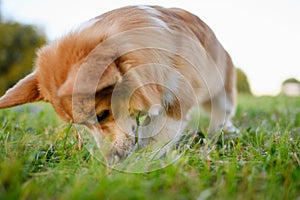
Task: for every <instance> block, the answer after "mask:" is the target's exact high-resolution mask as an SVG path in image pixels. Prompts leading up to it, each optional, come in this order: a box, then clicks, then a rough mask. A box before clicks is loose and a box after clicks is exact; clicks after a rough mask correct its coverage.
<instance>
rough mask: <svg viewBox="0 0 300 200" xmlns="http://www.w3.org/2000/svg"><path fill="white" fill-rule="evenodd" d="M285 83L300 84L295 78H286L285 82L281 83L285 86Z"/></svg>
mask: <svg viewBox="0 0 300 200" xmlns="http://www.w3.org/2000/svg"><path fill="white" fill-rule="evenodd" d="M287 83H297V84H300V81H298V80H297V79H296V78H288V79H286V80H285V81H283V82H282V85H284V84H287Z"/></svg>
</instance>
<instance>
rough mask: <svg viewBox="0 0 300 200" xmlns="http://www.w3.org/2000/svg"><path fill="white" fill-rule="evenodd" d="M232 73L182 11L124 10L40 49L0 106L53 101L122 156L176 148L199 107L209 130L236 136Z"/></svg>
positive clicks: (217, 47) (212, 41)
mask: <svg viewBox="0 0 300 200" xmlns="http://www.w3.org/2000/svg"><path fill="white" fill-rule="evenodd" d="M235 96H236V86H235V68H234V65H233V63H232V60H231V58H230V56H229V54H228V53H227V52H226V51H225V50H224V48H223V47H222V45H221V44H220V43H219V41H218V40H217V38H216V36H215V34H214V33H213V31H212V30H211V29H210V28H209V27H208V25H206V24H205V23H204V22H203V21H202V20H200V19H199V18H198V17H197V16H196V15H193V14H191V13H189V12H188V11H185V10H183V9H179V8H163V7H160V6H146V5H145V6H142V5H140V6H127V7H122V8H119V9H116V10H113V11H110V12H107V13H105V14H102V15H100V16H98V17H96V18H94V19H91V20H90V21H88V22H85V23H83V24H81V25H80V26H79V27H78V28H76V29H75V30H73V31H71V32H70V33H69V34H67V35H65V36H63V37H62V38H60V39H58V40H56V41H54V42H52V43H51V44H48V45H46V46H44V47H42V48H41V49H39V50H38V52H37V58H36V61H35V68H34V70H33V72H32V73H31V74H29V75H27V76H26V77H25V78H24V79H22V80H20V81H19V82H18V83H17V84H16V85H15V86H14V87H13V88H11V89H9V90H8V91H7V92H6V93H5V95H4V96H2V97H1V99H0V108H8V107H12V106H17V105H21V104H25V103H29V102H36V101H44V102H48V103H50V104H52V106H53V108H54V110H55V111H56V113H57V114H58V115H59V117H60V118H61V119H63V120H64V121H66V122H68V123H75V124H82V125H85V126H86V127H87V128H88V129H89V130H90V131H91V133H92V135H93V137H94V138H95V140H96V141H97V145H98V146H99V147H101V145H102V141H104V140H107V141H109V142H110V143H109V151H111V152H112V154H115V155H118V156H119V157H121V158H124V157H126V156H128V155H129V154H130V153H131V152H133V151H134V150H135V149H136V147H137V144H138V145H139V147H141V148H143V147H145V146H146V145H147V144H149V143H153V144H158V143H160V144H163V143H165V142H167V143H168V144H169V145H171V144H174V143H175V142H177V141H178V140H179V139H178V138H180V136H181V135H182V134H183V132H184V130H185V128H186V126H187V124H188V122H189V121H190V120H191V113H192V112H193V111H194V110H195V109H196V110H197V109H198V107H199V105H201V106H202V107H203V108H204V110H205V111H206V112H207V113H208V114H209V115H210V116H211V125H210V128H209V130H210V132H214V131H217V130H220V129H224V130H227V131H235V130H236V128H235V127H234V126H233V124H232V122H231V118H232V117H233V115H234V111H235V105H236V100H235V99H236V97H235ZM170 141H171V142H170Z"/></svg>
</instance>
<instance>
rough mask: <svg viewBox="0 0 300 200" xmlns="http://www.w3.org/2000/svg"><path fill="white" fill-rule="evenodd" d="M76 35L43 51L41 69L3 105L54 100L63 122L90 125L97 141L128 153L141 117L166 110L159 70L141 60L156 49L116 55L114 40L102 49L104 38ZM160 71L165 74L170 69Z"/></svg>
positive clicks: (10, 93)
mask: <svg viewBox="0 0 300 200" xmlns="http://www.w3.org/2000/svg"><path fill="white" fill-rule="evenodd" d="M71 36H72V35H71ZM71 36H68V37H65V38H63V39H62V40H60V41H59V42H56V43H53V44H51V45H48V46H45V47H43V48H42V49H40V50H39V52H38V57H37V60H36V66H37V67H36V69H35V70H34V71H33V72H32V73H31V74H29V75H28V76H26V77H25V78H24V79H22V80H20V81H19V82H18V83H17V84H16V85H15V86H14V87H13V88H11V89H9V90H8V91H7V92H6V94H5V95H4V96H2V97H1V99H0V108H7V107H12V106H17V105H21V104H25V103H29V102H35V101H45V102H49V103H51V104H52V106H53V108H54V109H55V111H56V113H57V114H58V115H59V116H60V118H62V119H63V120H64V121H66V122H69V123H75V124H83V125H85V126H87V127H88V128H89V129H90V130H91V132H92V134H93V136H94V138H95V139H96V140H97V142H98V143H99V144H98V145H100V146H101V145H102V144H101V141H105V139H108V141H110V144H111V146H110V147H109V148H110V150H111V152H112V153H115V154H117V155H118V156H119V157H124V156H127V155H128V154H129V153H130V152H131V151H132V149H133V148H134V146H135V143H136V142H138V141H137V140H138V138H137V137H136V131H137V128H138V127H137V123H138V122H137V120H136V119H137V117H138V116H139V115H140V114H141V113H142V114H145V113H147V114H148V113H149V115H151V116H154V115H159V114H161V107H162V94H163V92H164V91H165V90H164V88H163V87H162V86H161V85H162V84H163V83H161V84H155V80H153V79H152V77H155V76H157V72H155V71H154V70H151V65H152V64H151V62H150V64H149V65H147V63H146V64H145V63H142V62H141V61H140V60H139V58H143V57H145V58H146V59H144V60H147V59H148V60H149V58H147V57H150V56H151V55H150V54H151V51H150V50H144V51H141V50H140V51H138V52H130V53H127V54H124V55H122V56H117V53H116V52H113V50H114V49H116V48H113V47H112V45H113V44H109V45H108V46H105V45H106V44H103V43H102V44H101V45H100V46H101V49H99V48H100V47H99V43H98V42H99V41H94V43H92V44H91V43H89V42H88V41H86V40H85V39H83V38H82V37H76V41H74V40H71V39H70V38H71ZM91 46H92V47H91ZM103 49H105V52H103ZM156 53H157V52H156ZM114 55H115V56H114ZM150 61H151V60H150ZM136 66H142V67H136ZM152 67H153V66H152ZM134 68H135V69H134ZM145 69H146V70H145ZM160 73H161V74H159V76H162V77H166V74H167V73H168V72H167V68H166V69H165V70H164V69H163V68H161V70H160ZM161 79H163V78H161ZM164 81H165V80H164ZM151 82H154V84H152V83H151ZM170 98H171V97H170V95H169V96H168V99H169V100H170ZM170 110H171V112H172V113H167V114H170V115H174V116H175V115H176V114H175V113H176V112H175V111H174V109H170ZM175 117H176V116H175ZM147 123H149V121H148V122H147Z"/></svg>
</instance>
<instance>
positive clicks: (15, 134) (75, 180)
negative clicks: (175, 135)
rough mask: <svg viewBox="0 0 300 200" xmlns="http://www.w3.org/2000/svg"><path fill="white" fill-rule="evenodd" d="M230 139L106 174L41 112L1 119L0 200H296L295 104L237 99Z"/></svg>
mask: <svg viewBox="0 0 300 200" xmlns="http://www.w3.org/2000/svg"><path fill="white" fill-rule="evenodd" d="M234 123H235V125H236V126H237V127H239V129H240V130H241V134H240V135H238V136H237V137H236V138H231V139H230V138H229V139H225V140H222V142H221V143H220V144H218V145H216V146H215V148H213V149H212V150H211V152H210V154H209V159H207V158H206V157H204V156H203V155H202V154H201V153H200V152H201V149H200V147H198V146H197V145H195V146H194V147H193V148H191V149H187V150H186V151H185V152H184V155H183V156H182V157H180V159H178V160H177V161H176V162H175V163H173V164H171V165H169V166H168V167H166V168H164V169H161V170H158V171H154V172H150V173H141V174H130V173H124V172H119V171H116V170H112V169H110V168H106V167H105V166H104V165H102V164H101V163H100V162H98V161H97V159H95V158H94V157H93V156H91V154H90V153H89V152H88V151H87V150H86V149H85V148H84V146H82V144H81V142H80V140H78V135H77V132H76V131H75V129H74V128H73V127H71V126H70V125H69V124H66V123H63V122H61V121H60V120H59V119H58V118H57V117H56V115H55V113H54V111H53V110H52V108H51V107H50V106H49V105H46V104H31V105H26V106H21V107H17V108H14V109H6V110H1V111H0V199H298V200H299V199H300V161H299V159H300V151H299V150H300V134H299V133H300V98H291V97H283V96H280V97H251V96H247V95H240V96H239V105H238V107H237V112H236V117H235V119H234Z"/></svg>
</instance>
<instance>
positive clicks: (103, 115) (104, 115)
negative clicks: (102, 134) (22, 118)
mask: <svg viewBox="0 0 300 200" xmlns="http://www.w3.org/2000/svg"><path fill="white" fill-rule="evenodd" d="M108 116H109V110H104V111H102V112H101V113H100V114H99V115H97V120H98V122H101V121H103V120H105V119H106V118H107V117H108Z"/></svg>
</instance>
